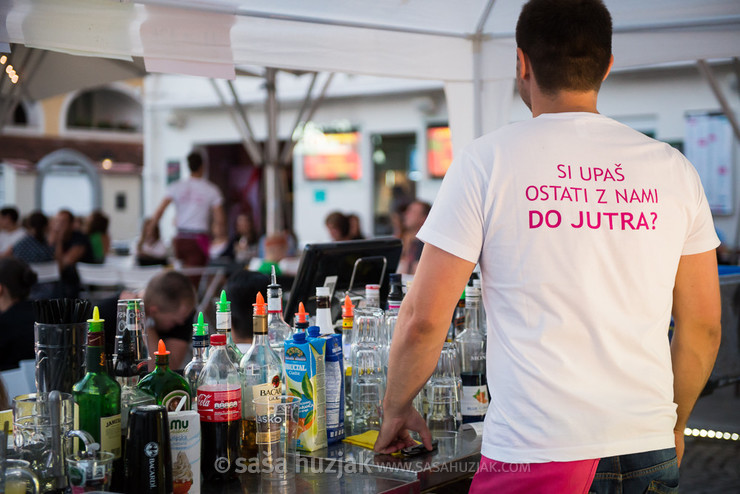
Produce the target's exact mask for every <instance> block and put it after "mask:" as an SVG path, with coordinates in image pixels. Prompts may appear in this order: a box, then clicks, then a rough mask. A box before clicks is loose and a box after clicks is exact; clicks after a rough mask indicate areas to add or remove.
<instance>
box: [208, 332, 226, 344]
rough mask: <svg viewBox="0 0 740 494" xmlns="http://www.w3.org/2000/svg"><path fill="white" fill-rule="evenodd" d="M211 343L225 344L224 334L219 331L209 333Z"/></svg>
mask: <svg viewBox="0 0 740 494" xmlns="http://www.w3.org/2000/svg"><path fill="white" fill-rule="evenodd" d="M211 345H215V346H220V345H226V335H225V334H221V333H216V334H212V335H211Z"/></svg>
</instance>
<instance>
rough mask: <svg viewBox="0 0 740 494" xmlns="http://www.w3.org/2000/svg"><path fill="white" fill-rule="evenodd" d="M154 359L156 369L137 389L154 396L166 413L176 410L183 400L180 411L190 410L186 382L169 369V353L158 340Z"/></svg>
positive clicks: (140, 382)
mask: <svg viewBox="0 0 740 494" xmlns="http://www.w3.org/2000/svg"><path fill="white" fill-rule="evenodd" d="M154 356H155V357H156V360H155V363H156V367H154V370H153V371H151V372H150V373H149V374H147V375H146V376H144V377H142V378H141V380H140V381H139V384H138V385H137V387H138V388H139V389H140V390H142V391H145V392H146V393H149V394H150V395H152V396H154V399H156V400H157V404H158V405H162V406H164V407H165V408H166V409H167V410H168V411H172V410H175V409H177V406H178V405H179V404H180V401H181V400H182V399H183V398H185V403H184V404H183V406H182V408H181V410H190V403H191V400H190V385H189V384H188V382H187V380H186V379H185V378H184V377H182V376H181V375H180V374H178V373H177V372H175V371H173V370H172V369H170V352H169V351H167V347H166V346H165V345H164V341H162V340H159V345H158V346H157V351H156V352H154Z"/></svg>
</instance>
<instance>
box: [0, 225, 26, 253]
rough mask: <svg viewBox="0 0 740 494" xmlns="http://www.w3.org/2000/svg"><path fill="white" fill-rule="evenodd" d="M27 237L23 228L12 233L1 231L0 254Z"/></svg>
mask: <svg viewBox="0 0 740 494" xmlns="http://www.w3.org/2000/svg"><path fill="white" fill-rule="evenodd" d="M26 235H27V233H26V230H24V229H23V228H16V229H15V230H13V231H12V232H6V231H4V230H3V231H0V253H3V252H5V251H6V250H8V249H10V248H11V247H13V246H14V245H15V244H17V243H18V241H19V240H20V239H22V238H23V237H25V236H26Z"/></svg>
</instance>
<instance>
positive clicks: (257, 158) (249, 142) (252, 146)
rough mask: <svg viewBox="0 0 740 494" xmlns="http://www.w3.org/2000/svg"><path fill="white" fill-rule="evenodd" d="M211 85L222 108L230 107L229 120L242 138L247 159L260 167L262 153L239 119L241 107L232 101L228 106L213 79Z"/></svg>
mask: <svg viewBox="0 0 740 494" xmlns="http://www.w3.org/2000/svg"><path fill="white" fill-rule="evenodd" d="M211 85H212V86H213V90H214V91H215V92H216V95H217V96H218V99H219V101H221V105H223V106H224V107H230V109H231V118H232V120H233V121H234V125H236V129H237V130H238V131H239V134H241V136H242V145H243V146H244V149H245V150H246V151H247V155H249V159H251V160H252V162H253V163H254V164H255V165H256V166H262V161H263V159H262V152H261V151H260V149H259V147H258V146H257V144H256V143H255V142H254V138H253V137H252V135H251V134H250V130H249V127H248V126H246V125H245V124H244V121H243V120H242V119H240V112H239V108H241V105H240V104H239V102H238V100H236V101H234V102H233V103H232V104H229V103H228V102H227V101H226V98H224V95H223V94H222V93H221V89H220V88H219V87H218V84H217V83H216V80H215V79H211Z"/></svg>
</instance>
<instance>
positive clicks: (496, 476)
mask: <svg viewBox="0 0 740 494" xmlns="http://www.w3.org/2000/svg"><path fill="white" fill-rule="evenodd" d="M598 464H599V459H598V458H597V459H595V460H580V461H564V462H555V461H552V462H548V463H502V462H500V461H496V460H491V459H490V458H486V457H485V456H481V461H480V466H479V467H478V471H477V472H476V473H475V477H473V483H472V484H471V485H470V492H471V493H476V494H477V493H480V494H483V493H492V492H497V493H499V492H500V493H502V494H517V493H521V494H564V493H572V494H587V493H588V490H589V487H591V483H592V482H593V480H594V475H595V474H596V467H597V466H598Z"/></svg>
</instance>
